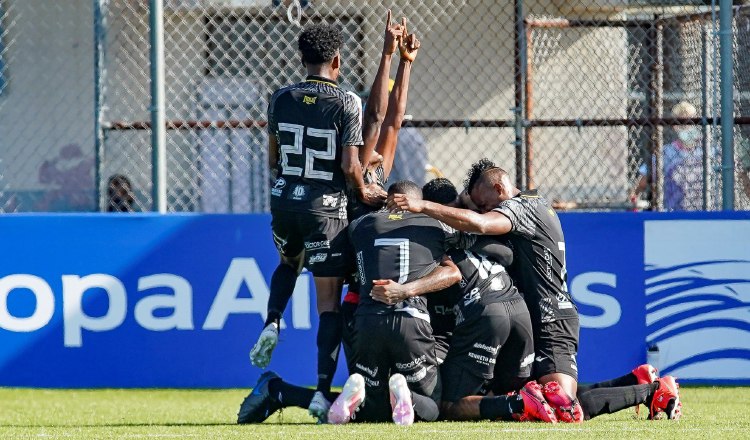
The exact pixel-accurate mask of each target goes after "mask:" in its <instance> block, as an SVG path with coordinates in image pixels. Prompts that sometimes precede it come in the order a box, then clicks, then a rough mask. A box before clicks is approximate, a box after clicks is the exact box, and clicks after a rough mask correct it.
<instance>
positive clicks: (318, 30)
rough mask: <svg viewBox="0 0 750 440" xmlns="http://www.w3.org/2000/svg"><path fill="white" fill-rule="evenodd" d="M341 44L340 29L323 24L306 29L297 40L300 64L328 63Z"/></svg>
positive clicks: (342, 39)
mask: <svg viewBox="0 0 750 440" xmlns="http://www.w3.org/2000/svg"><path fill="white" fill-rule="evenodd" d="M343 44H344V38H343V36H342V35H341V29H339V28H338V27H336V26H334V25H329V24H325V23H318V24H313V25H310V26H308V27H306V28H305V30H303V31H302V33H301V34H300V36H299V39H298V40H297V47H298V48H299V51H300V52H301V53H302V62H303V63H305V64H313V65H317V64H323V63H330V62H331V60H333V58H334V57H335V56H336V52H338V51H339V49H341V46H342V45H343Z"/></svg>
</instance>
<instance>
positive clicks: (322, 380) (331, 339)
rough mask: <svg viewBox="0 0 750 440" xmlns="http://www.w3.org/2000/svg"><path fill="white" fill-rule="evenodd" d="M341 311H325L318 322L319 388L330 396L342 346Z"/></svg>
mask: <svg viewBox="0 0 750 440" xmlns="http://www.w3.org/2000/svg"><path fill="white" fill-rule="evenodd" d="M342 326H343V323H342V321H341V313H339V312H323V313H321V315H320V322H319V323H318V388H317V390H318V391H320V392H322V393H323V394H325V395H326V398H328V395H329V394H330V392H331V381H333V374H334V373H335V372H336V364H337V363H338V361H339V349H340V348H341V332H342V330H343V329H342Z"/></svg>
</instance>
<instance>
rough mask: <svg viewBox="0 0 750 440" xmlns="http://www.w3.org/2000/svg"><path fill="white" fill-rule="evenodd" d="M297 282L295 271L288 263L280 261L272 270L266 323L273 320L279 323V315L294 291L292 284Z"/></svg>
mask: <svg viewBox="0 0 750 440" xmlns="http://www.w3.org/2000/svg"><path fill="white" fill-rule="evenodd" d="M296 283H297V271H296V270H294V268H293V267H292V266H290V265H288V264H284V263H281V264H279V266H278V267H277V268H276V270H275V271H273V276H271V293H270V294H269V296H268V308H267V310H268V316H267V317H266V323H265V324H264V325H263V326H264V327H265V326H267V325H268V324H270V323H272V322H275V323H276V325H279V321H280V320H281V315H282V314H283V313H284V310H286V305H287V304H289V299H290V298H291V297H292V294H293V293H294V285H295V284H296Z"/></svg>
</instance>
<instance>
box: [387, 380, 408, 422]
mask: <svg viewBox="0 0 750 440" xmlns="http://www.w3.org/2000/svg"><path fill="white" fill-rule="evenodd" d="M388 391H389V394H390V398H391V409H392V410H393V412H392V413H391V417H393V423H395V424H397V425H401V426H409V425H411V424H413V423H414V406H413V405H412V401H411V390H409V385H408V384H407V383H406V378H405V377H404V375H403V374H394V375H393V376H391V379H390V380H389V381H388Z"/></svg>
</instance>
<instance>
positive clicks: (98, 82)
mask: <svg viewBox="0 0 750 440" xmlns="http://www.w3.org/2000/svg"><path fill="white" fill-rule="evenodd" d="M108 3H109V0H94V188H95V190H94V194H95V197H96V199H95V203H96V210H97V211H102V210H104V209H103V208H104V207H103V206H102V158H103V154H104V151H103V149H104V131H103V129H102V99H103V96H104V86H103V83H104V80H103V76H104V63H105V59H106V52H105V51H106V47H107V45H106V44H105V43H106V41H105V40H106V26H107V25H106V17H107V7H108Z"/></svg>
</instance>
